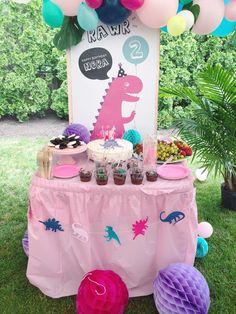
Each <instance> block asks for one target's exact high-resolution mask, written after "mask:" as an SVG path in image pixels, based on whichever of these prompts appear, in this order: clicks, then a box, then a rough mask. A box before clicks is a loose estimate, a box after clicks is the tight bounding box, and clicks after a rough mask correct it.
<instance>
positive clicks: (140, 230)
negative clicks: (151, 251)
mask: <svg viewBox="0 0 236 314" xmlns="http://www.w3.org/2000/svg"><path fill="white" fill-rule="evenodd" d="M147 221H148V217H147V218H146V219H143V220H142V219H141V220H139V221H136V223H135V224H133V225H132V226H133V228H132V230H133V232H134V237H133V240H134V239H135V238H136V237H137V236H138V235H140V234H141V235H143V236H144V234H145V231H146V229H147V228H148V225H146V223H147Z"/></svg>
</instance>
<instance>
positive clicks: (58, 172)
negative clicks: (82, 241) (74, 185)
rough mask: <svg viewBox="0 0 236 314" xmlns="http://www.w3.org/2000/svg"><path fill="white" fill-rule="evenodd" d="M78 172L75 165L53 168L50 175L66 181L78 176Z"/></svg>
mask: <svg viewBox="0 0 236 314" xmlns="http://www.w3.org/2000/svg"><path fill="white" fill-rule="evenodd" d="M79 170H80V169H79V167H77V166H75V165H59V166H55V167H54V168H53V170H52V174H53V176H54V177H56V178H62V179H68V178H73V177H76V176H78V175H79Z"/></svg>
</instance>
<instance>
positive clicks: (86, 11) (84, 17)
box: [77, 2, 99, 32]
mask: <svg viewBox="0 0 236 314" xmlns="http://www.w3.org/2000/svg"><path fill="white" fill-rule="evenodd" d="M77 20H78V23H79V25H80V27H81V28H83V29H84V30H85V31H87V32H89V31H92V30H94V29H95V28H97V26H98V22H99V20H98V15H97V12H96V11H95V10H94V9H91V8H90V7H89V6H88V5H87V4H86V3H85V2H82V3H81V4H80V6H79V10H78V15H77Z"/></svg>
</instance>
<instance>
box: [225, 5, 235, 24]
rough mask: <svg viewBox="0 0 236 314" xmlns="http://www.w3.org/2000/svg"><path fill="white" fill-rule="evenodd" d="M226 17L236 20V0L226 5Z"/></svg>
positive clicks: (231, 20) (229, 19)
mask: <svg viewBox="0 0 236 314" xmlns="http://www.w3.org/2000/svg"><path fill="white" fill-rule="evenodd" d="M225 18H226V19H227V20H228V21H230V22H235V21H236V0H232V1H231V2H230V3H229V4H228V5H227V6H226V7H225Z"/></svg>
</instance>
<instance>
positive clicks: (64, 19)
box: [12, 0, 236, 50]
mask: <svg viewBox="0 0 236 314" xmlns="http://www.w3.org/2000/svg"><path fill="white" fill-rule="evenodd" d="M12 1H14V2H17V3H21V4H27V3H28V2H30V0H12ZM133 11H135V12H136V14H137V16H138V18H139V19H140V20H141V22H142V23H143V24H144V25H146V26H147V27H150V28H156V29H160V28H161V29H162V30H163V31H167V32H168V33H169V34H170V35H172V36H179V35H181V34H182V33H184V32H186V31H192V32H193V33H195V34H198V35H207V34H212V35H213V36H219V37H223V36H227V35H229V34H232V33H234V36H233V40H234V42H235V44H236V0H67V1H65V0H43V3H42V16H43V19H44V21H45V23H46V24H47V25H48V26H50V27H52V28H59V27H61V30H60V31H59V33H58V34H56V36H55V38H54V44H55V45H56V46H57V48H59V49H60V50H63V49H68V48H70V47H71V46H73V45H76V44H78V43H79V42H80V40H81V38H82V35H83V33H84V31H93V30H95V29H96V28H97V26H98V23H99V21H101V22H102V23H104V24H107V25H118V24H121V23H122V22H124V21H125V20H126V19H127V18H128V17H129V16H130V14H131V13H132V12H133ZM76 33H78V34H76ZM68 35H69V39H68Z"/></svg>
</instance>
